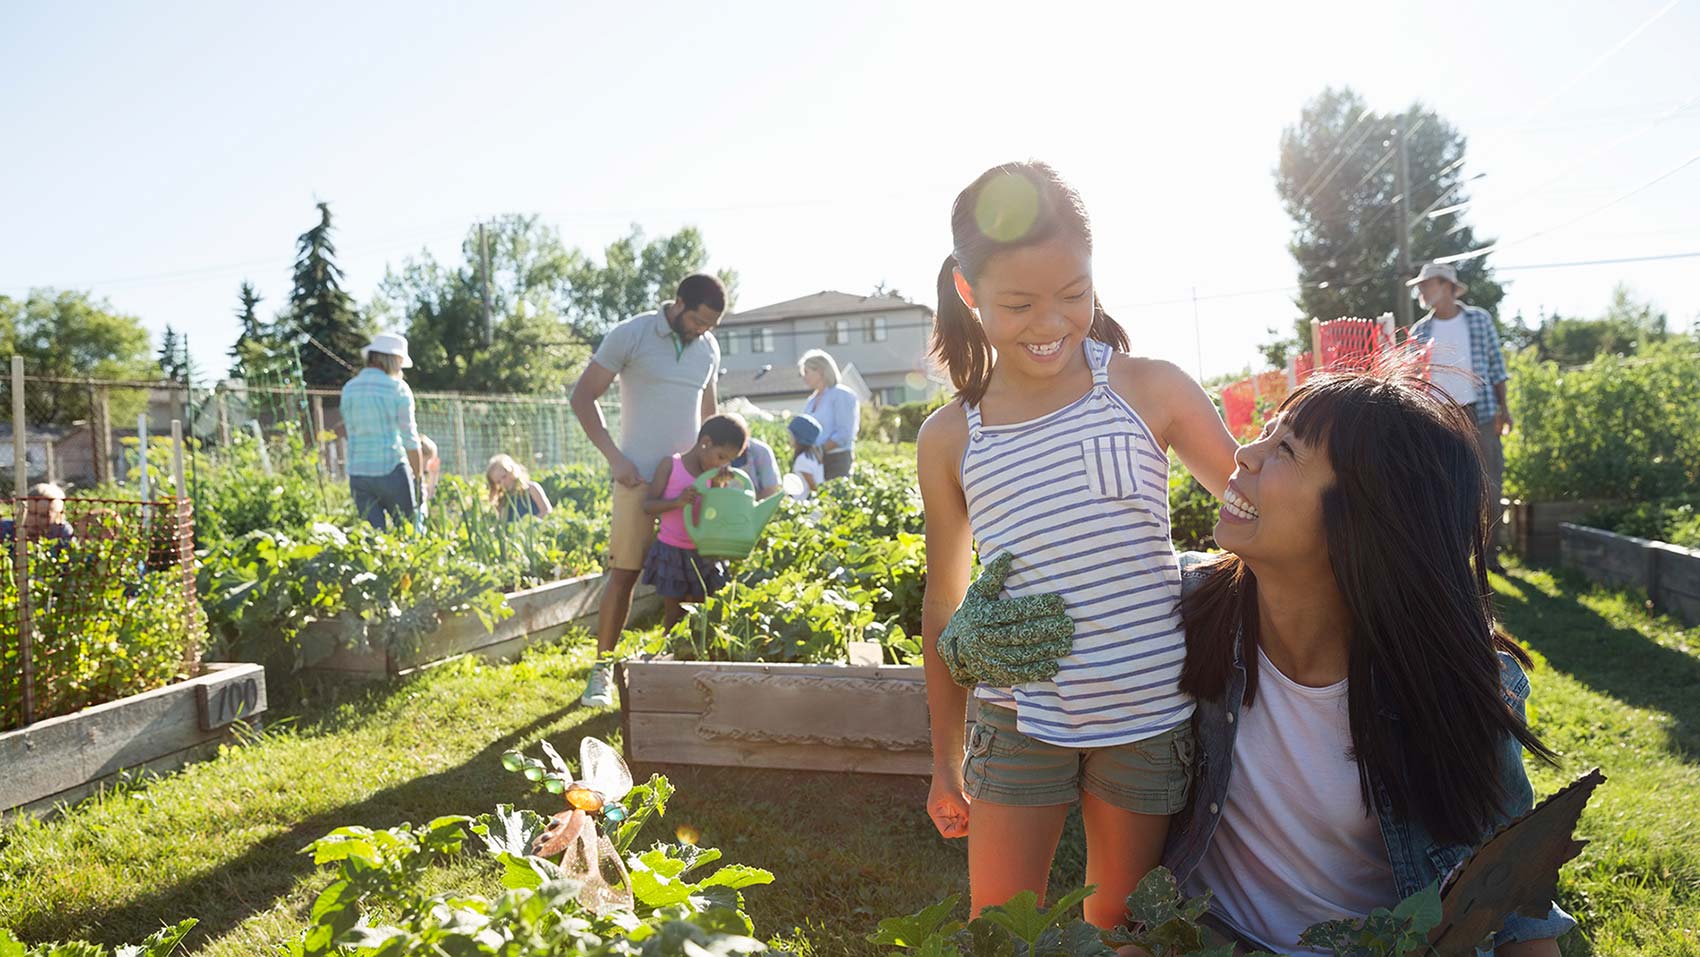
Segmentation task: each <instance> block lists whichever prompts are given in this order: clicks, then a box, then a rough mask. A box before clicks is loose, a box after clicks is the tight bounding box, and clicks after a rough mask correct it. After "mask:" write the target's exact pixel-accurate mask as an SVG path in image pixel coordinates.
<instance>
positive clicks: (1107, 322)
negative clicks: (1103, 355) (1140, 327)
mask: <svg viewBox="0 0 1700 957" xmlns="http://www.w3.org/2000/svg"><path fill="white" fill-rule="evenodd" d="M1086 335H1087V337H1088V338H1091V339H1096V340H1098V341H1099V342H1103V343H1107V344H1108V345H1109V346H1110V348H1112V349H1114V350H1116V351H1117V352H1132V351H1133V342H1132V341H1131V340H1129V339H1128V337H1127V330H1126V329H1123V328H1122V324H1121V323H1119V322H1117V321H1115V320H1114V319H1111V318H1110V314H1109V313H1107V312H1105V311H1104V300H1102V299H1099V298H1098V294H1097V293H1093V294H1092V328H1091V329H1090V330H1088V331H1087V333H1086Z"/></svg>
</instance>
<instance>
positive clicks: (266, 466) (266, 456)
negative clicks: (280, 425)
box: [248, 419, 272, 475]
mask: <svg viewBox="0 0 1700 957" xmlns="http://www.w3.org/2000/svg"><path fill="white" fill-rule="evenodd" d="M248 428H249V429H251V430H253V432H254V441H255V442H256V443H258V445H257V447H258V448H259V450H260V469H261V470H262V471H264V472H265V473H266V474H267V475H270V474H272V456H271V453H270V452H268V451H266V433H265V432H264V431H262V430H261V429H260V420H259V419H249V420H248Z"/></svg>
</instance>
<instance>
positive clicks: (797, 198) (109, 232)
mask: <svg viewBox="0 0 1700 957" xmlns="http://www.w3.org/2000/svg"><path fill="white" fill-rule="evenodd" d="M1183 7H1190V9H1182V8H1183ZM1649 21H1651V22H1650V25H1648V24H1649ZM1643 27H1644V28H1643ZM1696 37H1700V0H1688V2H1686V3H1684V2H1681V0H1614V2H1611V3H1605V2H1553V0H1542V2H1514V3H1513V2H1506V3H1469V4H1466V3H1437V2H1428V3H1403V4H1393V3H1362V2H1351V3H1329V4H1319V3H1286V4H1270V3H1256V4H1244V5H1243V6H1241V7H1239V8H1238V9H1235V5H1233V4H1194V5H1182V4H1144V3H1142V4H1131V3H1115V4H1110V3H1105V4H1102V5H1074V4H1070V3H1066V2H1060V0H1049V2H1044V3H1034V2H1018V3H1010V4H1000V3H992V2H976V3H972V4H961V5H952V6H947V5H944V4H932V3H921V2H914V0H865V2H858V3H848V4H845V3H796V2H794V0H793V2H772V3H735V4H713V5H704V4H700V3H684V2H671V0H668V2H658V0H651V2H647V3H643V4H629V3H622V4H615V3H608V4H588V3H569V2H553V3H543V2H537V3H524V2H504V3H501V4H458V3H455V4H451V3H428V2H418V0H413V2H405V3H402V2H397V3H388V4H377V3H361V4H346V3H335V4H333V3H325V2H302V3H291V4H224V3H213V2H206V3H199V4H195V3H168V2H156V3H149V4H120V3H109V4H106V5H104V9H101V10H99V11H98V12H95V11H94V10H92V9H91V7H89V6H84V5H72V6H67V5H63V4H27V5H26V4H11V5H8V6H7V7H6V8H5V9H4V11H0V90H3V91H4V92H3V94H0V137H3V141H4V143H5V146H4V149H3V151H0V155H3V156H4V159H3V160H0V162H3V164H4V165H3V166H0V170H3V175H0V210H4V221H5V224H6V226H5V228H4V229H0V292H4V293H7V294H11V295H20V294H23V293H24V292H26V291H27V289H28V288H29V287H31V286H57V287H71V288H85V289H92V290H93V291H95V292H96V293H98V294H100V295H103V296H107V297H109V298H110V299H111V301H112V303H113V305H114V306H115V307H116V308H118V309H119V310H122V311H125V312H129V313H133V314H136V315H138V316H140V317H142V319H143V320H145V321H146V323H147V324H148V325H149V327H151V328H153V329H155V330H159V329H162V328H163V327H164V325H165V324H166V323H167V322H170V323H172V324H173V325H174V326H176V327H177V328H178V329H181V330H184V331H186V332H188V333H189V335H190V337H191V343H192V345H193V348H194V351H195V353H196V357H197V359H198V360H199V361H200V362H201V363H203V365H204V367H208V368H210V369H212V370H214V371H218V372H222V370H223V369H224V368H225V365H226V360H225V357H224V351H225V349H226V348H227V347H228V346H229V344H230V342H231V341H232V340H233V338H234V337H235V333H236V328H235V320H234V319H233V318H232V313H233V311H234V308H235V304H236V291H237V286H238V284H239V283H240V282H241V280H242V279H244V278H249V279H252V280H253V282H254V283H255V284H256V285H257V286H258V287H259V289H260V291H261V293H262V294H263V295H264V296H265V303H264V304H263V306H262V308H263V309H264V310H266V312H267V314H268V315H269V314H270V313H271V312H272V311H274V310H275V309H277V308H278V307H279V306H280V305H281V304H282V302H283V301H284V300H285V298H286V297H287V295H288V289H289V278H288V277H289V265H290V261H291V258H292V254H293V243H294V239H295V237H296V235H298V234H299V233H301V232H302V231H303V230H304V229H306V228H307V227H308V226H310V225H311V224H312V223H313V221H314V215H315V214H314V210H313V203H314V202H315V201H316V200H319V199H323V200H328V201H330V202H331V204H332V207H331V208H332V211H333V213H334V214H335V217H336V225H337V227H338V233H337V242H338V244H339V247H340V250H341V253H342V256H341V262H342V265H343V266H344V268H345V269H346V271H347V273H348V280H349V285H350V288H351V290H352V291H353V292H354V293H355V294H356V295H357V296H358V297H359V298H360V299H361V300H362V301H364V300H365V299H366V298H367V297H368V296H369V295H370V293H371V292H372V290H373V288H374V286H375V285H376V283H377V281H378V280H379V279H380V278H381V277H382V275H383V272H384V266H385V264H386V263H391V264H399V263H400V261H401V259H402V258H403V257H404V256H405V255H407V254H408V253H410V252H414V251H417V250H419V249H421V248H426V247H428V248H430V249H431V250H432V251H433V252H434V253H436V255H437V256H438V257H439V258H440V259H444V260H447V261H458V244H459V240H460V238H461V236H463V235H464V233H465V230H466V228H467V226H468V225H469V224H470V223H473V222H475V221H476V220H478V219H480V218H482V217H488V216H492V215H495V214H499V213H503V212H527V213H531V212H535V213H541V214H543V215H544V217H545V218H546V219H547V220H548V221H550V222H552V223H554V224H555V225H556V226H558V227H559V228H560V229H561V231H562V233H563V236H564V238H565V240H566V241H567V242H568V243H569V244H575V245H579V246H581V247H584V248H586V249H590V250H597V251H599V250H600V248H601V247H602V245H603V244H605V243H606V242H608V241H609V240H610V239H612V238H615V237H616V236H618V235H620V234H621V233H623V232H624V231H625V229H626V228H627V227H628V226H629V225H630V224H632V223H637V224H640V225H641V226H643V228H644V229H645V230H647V231H649V232H651V233H658V232H663V231H670V230H673V229H676V228H677V227H679V226H681V225H686V224H694V225H696V226H698V227H700V228H701V229H702V230H703V232H704V234H705V235H706V238H707V241H708V244H709V249H710V251H711V253H712V255H713V260H714V265H716V266H731V267H734V268H736V269H737V270H738V271H739V274H740V276H741V279H742V290H741V297H740V302H741V304H742V305H744V306H745V307H754V306H758V305H762V304H764V303H768V302H773V301H776V300H780V299H787V298H790V297H793V296H798V295H804V294H808V293H813V292H816V291H819V290H821V289H840V290H844V291H847V292H867V291H870V290H871V289H872V288H873V286H874V285H875V284H876V283H878V282H880V281H882V280H883V281H885V282H887V283H889V284H891V285H894V286H896V287H897V288H898V289H899V290H901V291H902V292H903V293H904V294H906V295H908V296H910V297H911V298H915V299H918V300H920V301H923V302H929V303H930V302H931V300H932V283H933V279H934V276H935V274H936V270H937V268H938V265H939V262H940V261H941V260H942V258H943V256H944V254H945V253H946V252H947V251H948V246H949V230H948V213H949V207H950V202H951V199H952V198H953V197H954V196H955V194H956V192H957V191H958V190H959V189H961V187H962V186H964V185H966V184H967V182H968V181H969V180H971V179H972V178H973V177H974V176H975V175H977V174H978V173H979V172H980V171H981V170H983V169H985V168H986V167H988V166H990V165H993V164H995V163H998V162H1002V161H1004V160H1007V159H1012V158H1025V157H1037V158H1042V159H1046V160H1048V161H1050V162H1051V163H1052V164H1053V165H1055V166H1057V167H1058V168H1059V169H1060V170H1062V172H1063V173H1064V175H1065V176H1067V177H1068V178H1070V179H1071V180H1072V181H1073V182H1074V183H1075V184H1076V185H1077V186H1078V187H1079V188H1080V190H1081V191H1082V192H1083V193H1084V195H1085V197H1086V201H1087V204H1088V207H1089V209H1090V211H1091V213H1092V216H1093V219H1094V221H1095V227H1096V232H1097V240H1098V242H1097V252H1096V260H1095V268H1096V272H1097V281H1098V287H1099V290H1100V293H1101V294H1102V295H1103V297H1104V300H1105V302H1106V303H1107V304H1109V305H1110V306H1111V307H1112V308H1111V311H1112V313H1113V314H1114V315H1116V316H1117V317H1118V318H1119V319H1121V320H1122V322H1123V323H1124V324H1126V325H1127V326H1129V328H1130V330H1131V332H1132V334H1133V338H1134V342H1135V347H1136V350H1138V351H1144V352H1146V353H1148V354H1153V355H1158V356H1162V357H1165V358H1169V359H1173V360H1175V361H1177V362H1179V363H1180V364H1181V365H1182V366H1183V367H1185V368H1187V369H1188V370H1191V371H1197V370H1198V368H1199V366H1200V360H1199V352H1200V349H1199V345H1198V343H1199V342H1200V341H1202V354H1203V356H1202V368H1203V372H1204V374H1206V375H1214V374H1217V373H1220V372H1224V371H1229V370H1233V369H1236V368H1239V367H1241V366H1244V365H1245V364H1247V363H1248V362H1251V361H1253V360H1254V358H1255V356H1256V351H1255V348H1256V346H1257V344H1258V343H1260V342H1262V341H1264V340H1265V339H1267V338H1268V336H1267V334H1266V332H1265V330H1266V329H1267V328H1269V327H1270V326H1280V327H1281V328H1283V329H1285V328H1287V327H1288V326H1289V325H1290V321H1291V319H1292V317H1293V314H1294V309H1293V307H1292V305H1291V299H1290V296H1291V294H1290V293H1283V292H1278V291H1277V292H1264V293H1260V294H1254V295H1236V296H1229V295H1226V294H1232V293H1240V292H1245V291H1248V290H1269V289H1272V288H1279V287H1283V286H1290V285H1291V284H1292V283H1293V282H1294V281H1295V269H1294V267H1293V264H1292V261H1291V259H1290V257H1289V256H1288V255H1287V252H1286V242H1287V240H1288V237H1289V232H1290V223H1289V221H1288V220H1287V218H1286V216H1285V214H1284V213H1283V212H1282V210H1281V208H1280V205H1279V202H1278V200H1277V198H1276V195H1275V189H1274V185H1273V184H1274V181H1273V176H1272V170H1273V169H1274V166H1275V163H1276V159H1277V150H1278V143H1279V138H1280V134H1281V130H1282V127H1283V126H1285V125H1288V124H1290V123H1293V122H1295V121H1296V119H1297V117H1298V114H1299V109H1300V107H1301V105H1302V104H1303V103H1304V102H1305V101H1306V100H1307V99H1309V98H1310V97H1312V96H1313V95H1315V94H1316V93H1318V92H1319V91H1320V90H1321V89H1322V88H1323V86H1325V85H1327V84H1336V85H1339V84H1350V85H1352V86H1354V87H1356V88H1357V89H1358V90H1359V91H1360V92H1362V93H1363V94H1364V95H1365V96H1366V97H1367V98H1368V100H1369V102H1370V103H1371V105H1372V106H1374V107H1375V108H1376V109H1380V110H1395V109H1399V108H1402V107H1403V106H1404V105H1405V104H1407V103H1408V102H1410V101H1411V100H1413V99H1420V100H1422V101H1423V102H1424V103H1426V104H1428V105H1430V106H1432V107H1434V108H1436V109H1438V110H1439V111H1440V113H1441V114H1442V115H1443V116H1445V117H1447V118H1448V119H1449V120H1450V121H1451V122H1452V123H1453V124H1454V125H1456V126H1457V127H1459V128H1460V129H1461V130H1462V131H1463V132H1464V133H1465V134H1466V135H1467V136H1468V137H1469V140H1470V150H1469V162H1468V166H1467V170H1468V171H1469V172H1482V173H1486V174H1487V176H1486V178H1484V179H1482V180H1480V181H1478V182H1477V183H1475V184H1474V185H1475V187H1476V192H1475V195H1476V197H1477V200H1478V203H1477V206H1476V207H1475V209H1474V211H1473V213H1472V221H1473V222H1474V224H1475V225H1476V226H1477V228H1478V235H1483V236H1493V237H1498V238H1500V239H1501V240H1505V241H1511V243H1512V244H1511V245H1509V246H1508V247H1506V248H1505V249H1504V250H1503V251H1501V252H1500V253H1499V254H1498V255H1497V256H1496V257H1495V258H1494V260H1493V261H1494V262H1496V263H1497V264H1498V265H1499V266H1501V267H1509V266H1515V265H1531V264H1543V263H1554V262H1571V261H1579V260H1597V259H1610V258H1619V257H1638V256H1649V255H1659V254H1669V253H1681V252H1694V251H1700V162H1692V164H1691V165H1689V166H1687V167H1686V168H1683V169H1680V170H1679V171H1677V172H1674V173H1673V174H1672V175H1670V176H1669V177H1668V178H1666V179H1664V180H1663V181H1662V182H1659V183H1657V184H1656V185H1653V186H1651V187H1649V188H1647V189H1646V190H1645V191H1643V192H1640V193H1638V194H1636V195H1634V196H1632V197H1630V198H1627V199H1623V200H1622V201H1621V202H1617V203H1616V204H1615V205H1611V206H1610V207H1609V208H1607V209H1604V210H1603V211H1599V212H1594V211H1595V210H1598V209H1599V208H1600V207H1602V206H1605V205H1606V204H1608V203H1611V202H1612V201H1613V200H1616V199H1618V198H1619V197H1622V196H1623V195H1624V194H1626V193H1629V192H1630V191H1631V190H1634V189H1636V188H1637V187H1640V186H1642V185H1644V184H1646V183H1648V182H1649V181H1651V180H1653V179H1654V178H1655V177H1658V176H1660V175H1661V174H1664V173H1667V172H1669V171H1671V170H1673V169H1674V168H1676V167H1678V166H1679V165H1681V164H1682V163H1684V162H1685V161H1691V160H1700V99H1697V97H1700V56H1696V55H1695V51H1694V39H1695V38H1696ZM1673 111H1676V112H1673ZM1590 213H1591V215H1586V214H1590ZM1585 215H1586V218H1582V219H1580V220H1578V217H1583V216H1585ZM1572 221H1574V222H1572ZM1554 227H1557V228H1554ZM1536 233H1541V234H1542V235H1539V236H1536V237H1535V238H1531V239H1527V240H1524V241H1517V240H1519V238H1520V237H1524V236H1529V235H1531V234H1536ZM1501 278H1502V279H1505V280H1509V281H1510V282H1511V286H1510V296H1509V298H1508V299H1507V301H1506V304H1505V305H1506V309H1507V310H1508V311H1509V312H1515V311H1516V310H1522V311H1523V312H1524V313H1525V314H1527V315H1529V316H1531V317H1533V316H1534V315H1535V314H1536V313H1537V312H1538V311H1539V310H1540V309H1541V308H1542V307H1545V308H1547V309H1549V310H1551V309H1557V310H1559V311H1561V312H1564V313H1567V314H1596V313H1598V312H1599V311H1600V310H1602V309H1603V308H1604V306H1605V304H1606V302H1607V300H1608V298H1609V295H1610V291H1611V288H1612V285H1613V284H1614V283H1615V282H1617V281H1619V280H1623V281H1626V282H1628V283H1630V284H1631V285H1632V286H1633V287H1634V288H1635V289H1636V290H1637V291H1638V292H1639V293H1640V294H1641V295H1643V296H1644V297H1648V298H1651V299H1652V300H1653V301H1654V302H1655V303H1656V304H1657V305H1658V306H1660V307H1661V308H1663V309H1665V310H1667V311H1668V312H1669V313H1670V315H1671V318H1672V321H1673V324H1676V325H1681V326H1686V325H1687V324H1688V323H1689V322H1690V321H1692V320H1693V319H1694V318H1695V317H1696V316H1697V315H1700V259H1693V258H1690V259H1674V260H1667V261H1663V262H1646V263H1631V264H1618V265H1602V266H1586V267H1574V268H1562V269H1527V270H1507V271H1505V272H1503V273H1502V274H1501ZM1194 289H1196V290H1197V294H1198V296H1199V297H1200V299H1201V301H1200V302H1199V304H1198V307H1197V310H1198V321H1199V332H1198V334H1197V335H1196V338H1195V331H1194V322H1193V318H1194V314H1193V306H1192V303H1191V301H1190V296H1191V294H1192V291H1193V290H1194ZM1213 297H1220V298H1213ZM1153 303H1156V304H1153Z"/></svg>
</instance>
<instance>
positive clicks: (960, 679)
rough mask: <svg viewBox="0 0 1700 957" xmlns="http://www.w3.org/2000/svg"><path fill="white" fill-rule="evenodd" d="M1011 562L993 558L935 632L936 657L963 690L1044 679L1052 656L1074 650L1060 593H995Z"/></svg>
mask: <svg viewBox="0 0 1700 957" xmlns="http://www.w3.org/2000/svg"><path fill="white" fill-rule="evenodd" d="M1014 560H1015V556H1014V555H1011V554H1010V553H1009V552H1003V553H1002V554H1000V555H998V556H997V557H996V558H994V559H992V561H991V563H990V564H988V565H986V567H985V568H984V569H982V570H981V572H980V577H979V578H976V579H974V583H973V584H972V585H969V586H968V594H967V595H965V596H964V597H963V599H962V604H961V605H960V606H959V607H958V608H957V609H956V614H954V615H951V616H950V622H949V624H946V625H945V626H944V631H943V633H941V634H940V635H939V641H938V652H939V658H940V659H942V660H943V661H944V663H945V666H946V667H948V668H949V669H950V677H951V680H953V681H955V682H956V683H957V684H959V685H961V686H962V687H964V688H972V687H973V686H974V685H976V684H979V683H981V682H984V683H986V684H989V685H993V686H995V687H999V688H1008V687H1011V686H1014V685H1018V684H1023V683H1025V682H1028V681H1048V680H1050V679H1051V678H1054V677H1056V674H1057V668H1058V666H1057V659H1058V658H1061V657H1063V656H1064V655H1067V654H1068V653H1069V652H1070V651H1072V650H1074V620H1073V619H1071V618H1069V617H1068V613H1067V611H1066V610H1065V608H1064V605H1063V600H1062V596H1061V595H1027V596H1025V597H1022V598H999V597H998V592H1000V591H1002V590H1003V582H1004V578H1005V577H1006V576H1008V575H1009V566H1010V563H1011V562H1013V561H1014Z"/></svg>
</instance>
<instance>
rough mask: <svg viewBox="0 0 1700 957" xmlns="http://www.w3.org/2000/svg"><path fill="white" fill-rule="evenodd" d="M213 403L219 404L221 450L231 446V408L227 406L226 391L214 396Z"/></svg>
mask: <svg viewBox="0 0 1700 957" xmlns="http://www.w3.org/2000/svg"><path fill="white" fill-rule="evenodd" d="M213 401H214V402H216V403H217V404H218V444H219V447H220V448H227V447H229V445H230V407H229V406H228V405H226V404H225V401H224V390H223V389H220V390H219V391H217V392H215V393H214V394H213Z"/></svg>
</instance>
